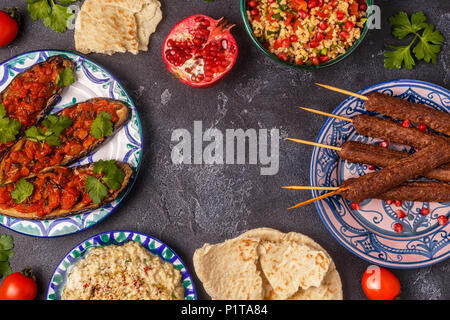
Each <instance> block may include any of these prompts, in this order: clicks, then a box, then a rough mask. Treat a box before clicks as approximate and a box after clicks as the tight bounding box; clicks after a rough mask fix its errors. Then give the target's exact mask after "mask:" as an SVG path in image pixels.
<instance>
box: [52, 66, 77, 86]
mask: <svg viewBox="0 0 450 320" xmlns="http://www.w3.org/2000/svg"><path fill="white" fill-rule="evenodd" d="M74 82H75V73H74V72H73V70H72V69H71V68H65V69H64V70H63V71H61V72H60V74H58V77H57V78H56V85H57V86H58V87H60V88H61V87H63V86H65V87H67V86H70V85H71V84H72V83H74Z"/></svg>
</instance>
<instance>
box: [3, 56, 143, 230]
mask: <svg viewBox="0 0 450 320" xmlns="http://www.w3.org/2000/svg"><path fill="white" fill-rule="evenodd" d="M55 55H63V56H65V57H67V58H68V59H71V60H72V61H73V62H74V63H75V66H76V70H75V73H76V77H77V81H76V82H75V83H74V84H72V85H71V86H70V87H68V88H66V89H64V92H63V94H62V96H61V98H60V99H59V101H58V103H57V104H56V106H55V107H54V108H53V110H52V112H57V111H59V110H61V109H63V108H65V107H68V106H70V105H73V104H75V103H77V102H82V101H85V100H88V99H91V98H94V97H106V98H112V99H118V100H122V101H124V102H126V103H127V104H128V105H129V106H130V109H131V119H130V121H129V122H128V123H127V124H126V125H125V126H124V127H123V128H122V129H121V130H120V131H119V132H117V134H116V135H115V136H114V137H113V138H112V139H111V140H110V141H109V142H108V143H106V144H104V145H103V146H102V147H101V148H100V149H98V150H97V151H96V152H94V153H93V154H91V155H89V156H88V157H86V158H84V159H81V161H79V162H78V163H75V164H73V165H74V166H75V165H82V164H87V163H91V162H94V161H98V160H100V159H102V160H109V159H115V160H120V161H123V162H127V163H128V164H129V165H130V166H131V168H132V169H133V176H132V177H131V179H130V182H129V183H128V185H127V187H126V188H125V189H124V190H123V191H122V192H121V194H120V195H119V197H118V198H117V199H116V200H115V201H113V202H112V203H109V204H106V205H104V206H103V207H101V208H98V209H96V210H92V211H89V212H85V213H82V214H77V215H73V216H69V217H64V218H58V219H52V220H43V221H38V220H24V219H15V218H10V217H7V216H4V215H0V224H1V225H3V226H4V227H6V228H8V229H11V230H13V231H16V232H19V233H23V234H26V235H30V236H36V237H43V238H49V237H57V236H63V235H68V234H72V233H75V232H79V231H82V230H85V229H87V228H89V227H91V226H93V225H95V224H96V223H98V222H100V221H102V220H103V219H104V218H106V217H107V216H108V215H109V214H111V213H112V212H113V211H115V210H116V209H117V207H118V206H119V204H120V202H121V201H122V200H123V198H124V197H125V196H126V194H127V193H128V192H129V191H130V190H131V188H132V186H133V184H134V181H135V179H136V175H137V173H138V171H139V168H140V165H141V159H142V148H143V143H142V128H141V121H140V119H139V115H138V113H137V109H136V106H135V105H134V103H133V101H132V99H131V97H130V95H129V94H128V93H127V91H126V90H125V88H124V87H123V86H122V84H121V83H120V82H119V81H118V80H117V79H116V78H115V77H114V76H113V75H111V74H110V73H109V72H108V71H106V70H105V69H104V68H103V67H102V66H100V65H98V64H97V63H95V62H93V61H91V60H89V59H87V58H85V57H82V56H80V55H78V54H75V53H71V52H67V51H56V50H41V51H32V52H27V53H23V54H20V55H18V56H16V57H14V58H11V59H9V60H7V61H4V62H3V63H1V64H0V91H1V90H3V89H4V88H6V86H7V85H8V84H9V83H10V82H11V81H12V79H13V78H14V77H15V76H16V75H17V74H18V73H19V72H22V71H24V70H26V69H28V68H29V67H30V66H32V65H34V64H36V63H38V62H41V61H44V60H46V59H47V58H48V57H50V56H55Z"/></svg>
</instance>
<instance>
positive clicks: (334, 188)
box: [281, 186, 339, 191]
mask: <svg viewBox="0 0 450 320" xmlns="http://www.w3.org/2000/svg"><path fill="white" fill-rule="evenodd" d="M281 188H283V189H290V190H326V191H335V190H338V189H339V187H310V186H286V187H281Z"/></svg>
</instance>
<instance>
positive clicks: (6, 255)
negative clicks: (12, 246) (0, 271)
mask: <svg viewBox="0 0 450 320" xmlns="http://www.w3.org/2000/svg"><path fill="white" fill-rule="evenodd" d="M13 255H14V251H12V250H5V251H1V250H0V262H5V261H8V260H9V259H11V258H12V257H13Z"/></svg>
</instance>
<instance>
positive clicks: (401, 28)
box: [384, 11, 444, 70]
mask: <svg viewBox="0 0 450 320" xmlns="http://www.w3.org/2000/svg"><path fill="white" fill-rule="evenodd" d="M426 20H427V18H426V16H425V14H424V13H423V12H422V11H419V12H416V13H414V14H412V15H411V19H410V18H409V16H408V14H407V13H406V12H403V11H402V12H399V13H397V14H395V15H393V16H392V17H391V18H390V19H389V22H390V23H391V25H392V34H393V35H394V36H395V37H396V38H398V39H400V40H401V39H403V38H405V37H406V36H409V35H414V37H413V40H412V41H411V42H410V43H409V44H408V45H405V46H392V45H388V46H387V47H389V48H391V49H394V50H391V51H386V52H385V54H384V56H385V60H384V67H385V68H388V69H391V70H392V69H394V68H397V69H401V68H402V66H403V64H404V65H405V67H406V68H408V69H412V68H413V67H414V66H415V65H416V61H415V59H414V57H413V55H412V53H413V54H414V56H415V58H416V59H417V60H419V61H420V60H423V61H425V62H427V63H430V62H432V63H433V64H436V58H437V54H438V53H439V52H440V51H441V45H442V43H444V37H443V36H442V34H441V33H440V32H439V31H438V30H435V28H434V25H432V24H429V23H426ZM421 31H422V33H421ZM411 48H413V49H412V53H411Z"/></svg>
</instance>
